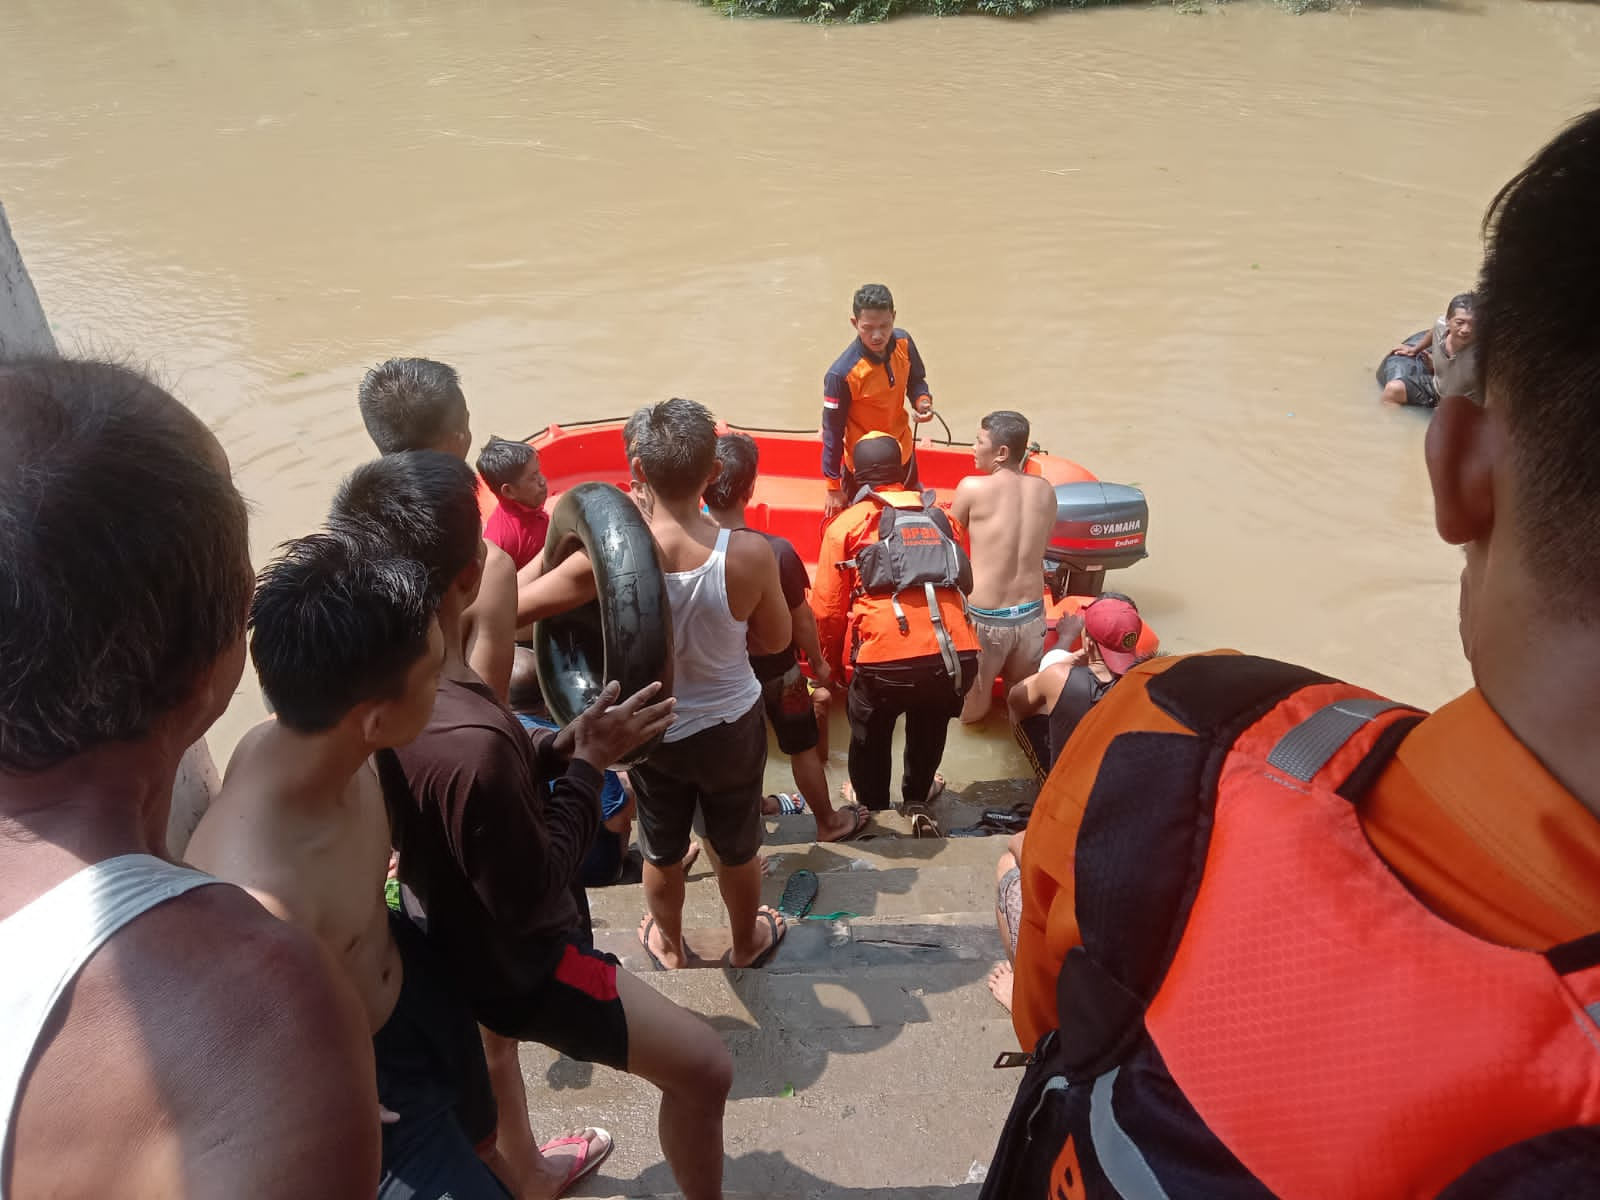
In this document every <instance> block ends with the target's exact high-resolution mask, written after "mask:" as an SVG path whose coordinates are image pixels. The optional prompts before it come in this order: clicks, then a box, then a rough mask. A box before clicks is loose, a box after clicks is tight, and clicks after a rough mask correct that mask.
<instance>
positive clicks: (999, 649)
mask: <svg viewBox="0 0 1600 1200" xmlns="http://www.w3.org/2000/svg"><path fill="white" fill-rule="evenodd" d="M1021 607H1023V608H1024V610H1025V611H1023V612H1020V613H1015V612H1007V613H1006V614H1005V615H998V614H991V613H986V612H982V611H980V610H978V609H973V610H972V627H973V629H974V630H975V631H976V632H977V634H978V685H979V686H980V687H982V686H990V685H992V684H993V683H994V677H995V676H996V675H998V676H1000V677H1001V678H1002V679H1004V680H1005V681H1006V686H1007V687H1010V686H1011V685H1012V684H1014V683H1020V682H1022V681H1023V680H1024V679H1026V678H1027V677H1028V676H1029V675H1032V674H1033V673H1034V672H1035V671H1037V670H1038V669H1039V660H1040V659H1041V658H1042V657H1044V636H1045V632H1046V624H1045V616H1044V605H1043V604H1042V603H1041V604H1038V605H1037V606H1034V605H1024V606H1021Z"/></svg>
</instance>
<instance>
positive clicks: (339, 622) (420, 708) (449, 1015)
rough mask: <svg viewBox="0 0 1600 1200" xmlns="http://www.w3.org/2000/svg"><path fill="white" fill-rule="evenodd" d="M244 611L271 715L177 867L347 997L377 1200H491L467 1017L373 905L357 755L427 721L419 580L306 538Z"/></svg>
mask: <svg viewBox="0 0 1600 1200" xmlns="http://www.w3.org/2000/svg"><path fill="white" fill-rule="evenodd" d="M251 617H252V624H253V627H254V633H253V636H252V637H251V641H250V653H251V657H252V659H253V660H254V662H255V665H256V670H257V671H258V673H259V674H260V676H261V687H262V691H263V692H265V694H266V696H267V698H268V699H269V700H270V701H271V702H272V705H273V708H274V709H275V711H276V714H277V716H276V719H274V720H268V721H265V722H263V723H262V724H260V725H258V726H256V727H255V728H254V729H253V730H251V731H250V732H249V733H248V734H246V735H245V737H244V740H243V741H241V742H240V743H239V747H238V749H237V750H236V751H235V752H234V755H233V760H232V761H231V762H230V763H229V764H228V774H227V779H226V782H225V783H224V786H223V789H222V792H221V794H220V795H219V796H218V798H217V801H216V803H215V804H214V805H213V807H212V808H211V810H210V812H208V813H207V814H206V816H205V818H204V819H203V820H202V821H201V822H200V826H199V828H198V829H197V830H196V831H195V835H194V839H193V841H192V842H191V843H190V847H189V858H190V861H191V862H193V863H194V864H195V865H196V866H198V867H200V868H202V869H203V870H206V871H209V872H211V873H212V874H214V875H217V876H219V877H220V878H223V879H226V880H228V881H229V882H231V883H236V884H238V885H239V886H240V887H242V888H244V889H245V890H247V891H248V892H249V893H250V894H251V895H252V896H254V897H255V898H256V899H257V900H259V901H260V902H261V904H262V905H263V906H264V907H265V908H266V909H267V911H269V912H271V913H273V914H274V915H276V916H278V917H281V918H282V919H283V920H285V921H289V922H290V923H292V924H294V925H297V926H299V927H300V928H301V929H304V930H305V931H306V932H307V933H309V934H311V935H313V936H314V937H316V938H318V939H319V940H320V941H321V942H322V944H323V945H324V947H325V948H326V949H327V951H328V953H329V955H330V956H331V957H333V958H334V959H335V960H336V961H337V962H338V963H339V965H340V966H341V967H342V968H343V969H344V975H345V978H346V979H347V981H348V982H349V983H350V984H351V985H352V987H353V989H354V991H355V993H356V994H357V995H358V996H359V997H360V999H361V1004H362V1007H363V1009H364V1010H365V1012H366V1017H367V1025H368V1029H369V1031H370V1033H371V1034H372V1039H373V1042H372V1044H373V1052H374V1055H375V1057H376V1060H377V1079H378V1098H379V1101H380V1103H381V1104H382V1105H383V1106H384V1108H385V1109H386V1110H388V1112H389V1113H392V1114H393V1115H394V1118H393V1120H392V1123H390V1124H386V1125H385V1126H384V1130H383V1178H382V1181H381V1183H380V1185H379V1189H378V1195H379V1197H380V1198H386V1197H391V1196H393V1197H396V1198H399V1197H404V1198H406V1200H411V1198H412V1197H415V1198H417V1200H435V1198H436V1197H445V1196H448V1197H451V1198H453V1200H502V1198H504V1197H507V1196H509V1195H510V1194H511V1193H510V1192H508V1191H507V1190H506V1189H505V1188H504V1187H503V1186H502V1185H501V1183H500V1180H499V1179H497V1178H496V1175H495V1174H494V1173H493V1172H492V1171H491V1167H494V1168H497V1169H498V1170H499V1172H500V1174H501V1175H503V1176H505V1177H506V1178H507V1179H509V1178H511V1173H510V1168H509V1167H508V1166H507V1165H506V1163H505V1162H504V1161H503V1160H502V1159H501V1158H500V1157H499V1155H498V1153H497V1152H496V1151H495V1149H494V1133H495V1105H494V1098H493V1094H492V1092H491V1090H490V1087H489V1075H488V1068H487V1066H486V1065H485V1063H484V1057H483V1048H482V1044H481V1043H480V1042H479V1040H478V1032H477V1025H476V1023H475V1022H474V1021H473V1019H472V1014H471V1012H470V1011H469V1010H468V1009H467V1007H466V1005H465V1003H464V1001H462V1000H461V999H460V998H459V997H458V996H457V995H456V992H455V989H454V987H453V986H451V985H450V983H449V982H448V981H447V979H446V977H445V975H444V972H443V970H442V968H441V967H439V966H438V965H437V964H436V963H435V962H434V961H433V960H432V958H431V956H430V955H429V953H428V950H427V946H426V941H425V939H424V937H423V935H422V933H421V932H420V931H419V930H418V929H417V928H416V927H415V926H413V925H412V924H411V922H410V921H409V920H408V919H407V918H405V917H404V916H401V915H399V914H391V913H390V912H389V909H388V908H387V906H386V905H385V904H384V878H385V875H386V873H387V870H388V864H389V846H390V836H389V816H388V812H387V811H386V809H385V807H384V797H383V790H382V787H381V786H380V784H379V782H378V776H377V774H376V772H375V771H374V769H373V766H372V763H371V759H370V755H371V754H372V753H373V752H375V751H377V750H380V749H383V748H385V747H390V746H398V745H404V744H405V743H407V742H409V741H411V740H412V739H413V738H415V737H416V736H417V734H419V733H420V732H422V729H423V727H424V726H425V725H426V724H427V722H428V718H429V716H430V715H431V714H432V712H433V698H434V691H435V689H436V688H437V686H438V682H439V670H440V666H441V664H442V662H443V661H444V637H443V634H442V633H441V632H440V630H439V623H438V621H437V620H436V618H435V616H434V602H433V597H432V594H431V592H430V590H429V581H428V575H427V571H426V570H425V569H424V568H423V567H422V566H421V565H419V564H417V563H414V562H410V561H408V560H403V559H394V558H389V559H381V558H375V557H372V556H369V555H363V554H362V553H361V552H360V550H359V549H358V548H357V547H356V546H355V544H354V543H352V542H351V541H350V540H349V539H346V538H340V537H337V536H334V535H331V534H326V533H321V534H313V535H311V536H310V537H305V538H301V539H299V540H297V541H294V542H291V543H289V545H288V546H287V547H286V548H285V549H284V551H283V553H282V554H281V555H280V556H279V557H278V559H277V560H276V561H274V562H273V563H272V564H271V565H270V566H268V567H267V569H266V571H265V572H263V574H262V576H261V580H260V583H259V585H258V587H257V589H256V595H255V602H254V605H253V606H252V611H251ZM385 1119H386V1120H389V1119H391V1118H389V1117H388V1116H387V1115H386V1118H385ZM479 1146H483V1147H485V1150H484V1151H483V1152H482V1157H480V1153H479V1151H478V1150H477V1149H476V1147H479ZM595 1162H596V1165H597V1164H598V1159H596V1160H595Z"/></svg>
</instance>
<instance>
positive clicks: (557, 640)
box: [533, 483, 672, 767]
mask: <svg viewBox="0 0 1600 1200" xmlns="http://www.w3.org/2000/svg"><path fill="white" fill-rule="evenodd" d="M579 549H582V550H584V551H586V552H587V553H588V555H589V562H590V563H591V564H592V565H593V567H594V582H595V588H596V590H597V592H598V595H597V596H596V598H595V599H594V600H592V601H590V602H589V603H588V604H585V605H583V606H582V607H580V608H575V609H573V610H572V611H570V612H565V613H561V614H559V615H558V616H554V617H546V618H545V619H544V620H542V621H540V622H539V623H538V624H537V625H536V626H535V627H534V631H533V652H534V657H535V659H536V662H537V666H538V670H539V687H540V688H541V689H542V690H543V691H544V699H545V704H546V705H547V706H548V707H549V709H550V715H551V716H553V717H554V718H555V719H556V722H557V723H558V724H560V725H566V724H568V723H569V722H570V721H571V720H572V719H573V718H574V717H576V716H577V715H578V714H579V713H581V712H582V711H583V710H584V709H586V708H588V707H589V705H591V704H593V703H594V701H595V699H596V697H598V696H599V695H600V691H601V689H602V688H604V687H605V685H606V684H607V683H608V682H609V681H611V680H613V679H615V680H616V681H617V682H618V683H620V684H621V685H622V698H624V699H626V698H627V697H628V696H631V695H633V693H634V692H636V691H638V690H639V689H640V688H642V687H644V686H645V685H646V684H649V683H653V682H655V681H656V680H658V679H659V680H660V681H661V691H660V693H659V694H658V695H657V696H656V699H657V700H664V699H666V698H667V697H668V696H670V695H672V610H671V608H670V606H669V605H668V603H667V581H666V579H665V577H664V576H663V575H662V572H661V560H660V559H659V558H658V557H657V555H656V543H655V539H654V538H653V537H651V536H650V528H649V526H647V525H646V524H645V521H644V517H643V516H642V515H641V514H640V512H639V510H638V508H637V507H635V505H634V503H633V501H632V500H630V499H629V498H628V497H627V496H626V495H625V494H624V493H623V492H621V491H620V490H619V489H617V488H615V487H612V486H611V485H610V484H609V483H580V484H579V485H578V486H577V487H575V488H573V489H572V490H571V491H569V492H566V493H565V494H564V495H562V497H561V499H560V500H558V501H557V502H556V506H555V509H554V511H552V512H551V514H550V532H549V535H548V537H547V539H546V541H545V544H544V569H545V570H546V571H548V570H550V569H551V568H552V567H554V566H556V565H557V564H558V563H560V562H562V561H563V560H564V559H566V558H567V557H569V556H570V555H571V554H573V553H574V552H575V551H577V550H579ZM660 740H661V739H660V738H653V739H651V740H650V741H648V742H646V743H644V744H642V745H639V746H635V747H634V748H633V749H632V750H630V751H628V753H627V754H626V755H624V756H623V757H622V759H620V760H619V761H618V762H617V764H616V765H617V766H622V767H625V766H629V765H631V764H633V763H636V762H638V761H639V760H640V759H642V758H644V757H645V756H646V755H648V754H649V753H650V751H652V750H654V749H655V748H656V746H657V745H658V744H659V743H660Z"/></svg>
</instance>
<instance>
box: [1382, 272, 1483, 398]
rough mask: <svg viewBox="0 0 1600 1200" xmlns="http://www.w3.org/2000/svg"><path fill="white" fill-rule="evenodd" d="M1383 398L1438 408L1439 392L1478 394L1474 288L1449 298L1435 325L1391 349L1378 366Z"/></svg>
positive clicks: (1474, 396)
mask: <svg viewBox="0 0 1600 1200" xmlns="http://www.w3.org/2000/svg"><path fill="white" fill-rule="evenodd" d="M1378 382H1379V383H1380V384H1382V385H1383V397H1382V399H1383V402H1384V403H1385V404H1393V405H1394V406H1396V407H1397V408H1398V407H1400V406H1402V405H1409V406H1411V407H1413V408H1434V407H1436V406H1437V405H1438V403H1439V398H1440V397H1441V396H1470V397H1473V398H1474V399H1476V397H1477V395H1478V351H1477V347H1476V346H1475V345H1474V344H1473V340H1472V293H1471V292H1462V293H1461V295H1459V296H1456V297H1454V298H1453V299H1451V301H1450V304H1449V307H1447V308H1446V309H1445V312H1444V316H1442V317H1440V318H1439V319H1438V320H1437V321H1435V322H1434V323H1433V328H1431V329H1428V330H1426V331H1424V332H1422V333H1419V334H1414V335H1413V336H1411V337H1410V338H1407V339H1406V340H1405V341H1403V342H1401V343H1400V344H1399V345H1398V346H1396V347H1395V348H1394V349H1393V350H1391V351H1389V355H1388V357H1387V358H1385V359H1384V360H1383V363H1382V365H1380V366H1379V367H1378Z"/></svg>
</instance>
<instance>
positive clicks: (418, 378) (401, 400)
mask: <svg viewBox="0 0 1600 1200" xmlns="http://www.w3.org/2000/svg"><path fill="white" fill-rule="evenodd" d="M359 404H360V406H361V421H362V423H363V424H364V425H366V427H367V433H368V435H369V436H370V437H371V438H372V441H373V443H374V444H375V445H376V446H377V447H378V453H379V454H395V453H398V452H399V451H401V450H426V449H428V448H429V447H432V446H436V445H438V443H439V441H440V439H441V438H443V437H444V435H445V434H446V433H447V432H449V430H450V425H451V423H452V422H454V421H455V420H456V419H457V418H458V417H459V416H460V415H461V411H462V410H463V409H464V408H465V407H466V404H467V398H466V397H465V396H464V395H462V394H461V377H460V376H459V375H457V374H456V372H455V368H454V367H448V366H446V365H445V364H444V363H442V362H434V361H433V360H432V359H431V358H391V359H390V360H389V361H388V362H386V363H383V364H382V365H380V366H376V367H373V368H372V370H370V371H368V372H367V374H366V376H365V377H364V378H363V379H362V380H361V391H360V393H359Z"/></svg>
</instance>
